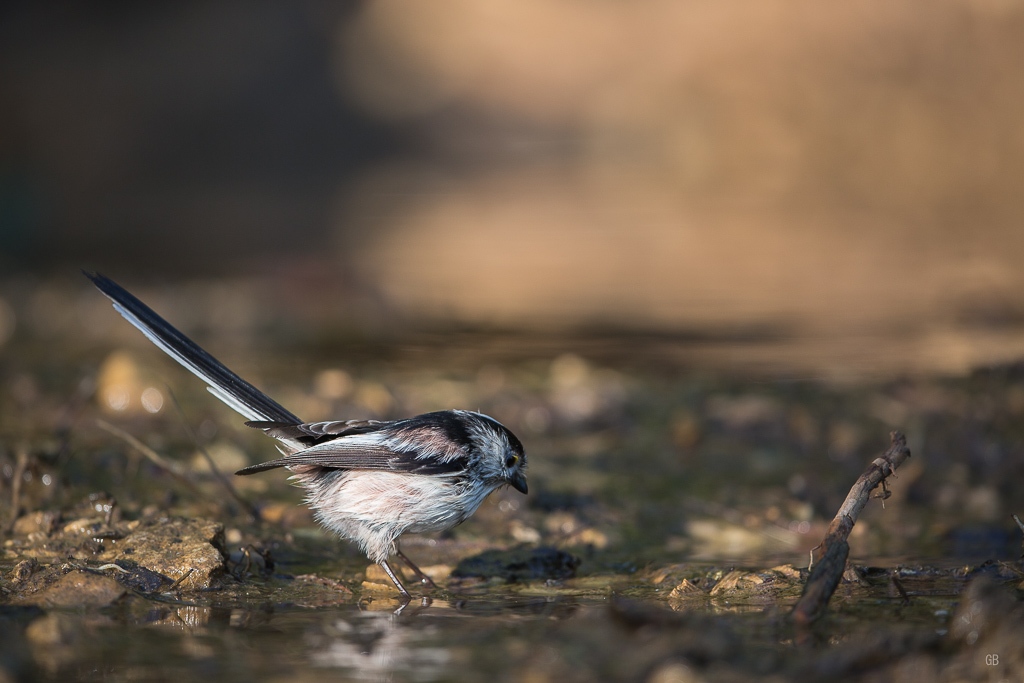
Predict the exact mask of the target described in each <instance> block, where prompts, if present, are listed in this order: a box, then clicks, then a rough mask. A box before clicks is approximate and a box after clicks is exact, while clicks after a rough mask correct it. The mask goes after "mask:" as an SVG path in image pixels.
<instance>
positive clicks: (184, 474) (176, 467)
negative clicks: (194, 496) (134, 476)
mask: <svg viewBox="0 0 1024 683" xmlns="http://www.w3.org/2000/svg"><path fill="white" fill-rule="evenodd" d="M96 424H97V425H98V426H99V427H100V428H101V429H103V430H105V431H107V432H110V433H111V434H113V435H114V436H116V437H118V438H119V439H122V440H124V441H125V442H126V443H127V444H128V445H129V446H131V447H132V448H134V449H135V450H137V451H138V452H139V453H141V454H142V455H143V456H145V458H146V459H147V460H149V461H150V462H151V463H153V464H154V465H156V466H157V467H159V468H160V469H162V470H164V471H165V472H167V473H169V474H171V475H172V476H174V477H175V478H177V479H179V480H181V481H183V482H185V483H186V484H188V485H189V486H192V487H193V488H194V487H196V483H195V482H194V481H193V480H192V478H191V477H190V476H189V474H188V471H187V470H186V469H185V468H184V467H182V466H181V465H180V464H178V463H176V462H173V461H171V460H168V459H167V458H165V457H163V456H162V455H160V454H159V453H157V452H156V451H154V450H153V449H152V448H150V447H149V446H147V445H146V444H144V443H142V442H141V441H139V440H138V439H136V438H135V437H134V436H132V435H131V434H129V433H128V432H126V431H124V430H123V429H121V428H119V427H115V426H114V425H112V424H110V423H109V422H107V421H106V420H99V419H98V420H96Z"/></svg>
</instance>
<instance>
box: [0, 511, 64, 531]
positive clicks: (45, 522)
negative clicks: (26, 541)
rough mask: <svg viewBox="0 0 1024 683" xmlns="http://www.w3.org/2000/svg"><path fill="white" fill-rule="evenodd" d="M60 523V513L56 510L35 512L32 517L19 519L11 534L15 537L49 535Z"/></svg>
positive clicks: (27, 516)
mask: <svg viewBox="0 0 1024 683" xmlns="http://www.w3.org/2000/svg"><path fill="white" fill-rule="evenodd" d="M59 521H60V513H59V512H56V511H54V510H47V511H39V512H33V513H32V514H30V515H25V516H24V517H19V518H18V519H17V520H16V521H15V522H14V527H13V528H12V529H11V532H12V533H13V534H14V535H15V536H28V535H29V534H42V535H44V536H45V535H48V534H49V533H50V532H52V531H53V529H54V527H55V526H57V523H58V522H59Z"/></svg>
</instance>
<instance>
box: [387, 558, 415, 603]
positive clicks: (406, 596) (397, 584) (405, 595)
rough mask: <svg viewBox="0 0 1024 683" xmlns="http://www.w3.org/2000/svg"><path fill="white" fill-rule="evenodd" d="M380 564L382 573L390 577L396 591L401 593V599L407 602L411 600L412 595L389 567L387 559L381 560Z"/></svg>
mask: <svg viewBox="0 0 1024 683" xmlns="http://www.w3.org/2000/svg"><path fill="white" fill-rule="evenodd" d="M380 566H381V567H382V568H383V569H384V573H385V574H387V575H388V578H390V579H391V581H392V583H394V584H395V588H397V589H398V592H399V593H401V594H402V600H404V601H405V603H406V604H408V602H409V601H410V600H412V595H410V594H409V591H407V590H405V586H403V585H402V582H401V581H399V580H398V575H397V574H395V572H394V571H393V570H392V569H391V565H390V564H388V561H387V560H381V561H380Z"/></svg>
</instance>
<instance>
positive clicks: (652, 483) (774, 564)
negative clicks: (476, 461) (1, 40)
mask: <svg viewBox="0 0 1024 683" xmlns="http://www.w3.org/2000/svg"><path fill="white" fill-rule="evenodd" d="M83 289H84V287H83ZM90 294H92V293H91V292H90ZM76 296H77V295H76ZM97 299H100V301H99V307H98V308H97V309H96V310H97V311H102V314H98V315H101V317H100V320H102V323H98V324H96V323H89V324H85V323H76V324H78V325H79V328H75V327H74V325H72V324H70V323H69V325H71V328H65V329H64V330H59V331H57V332H54V331H53V330H49V331H48V330H47V329H46V328H45V327H42V326H33V325H32V324H31V322H30V323H29V324H28V325H26V326H24V327H21V328H19V330H18V334H17V335H15V336H13V337H12V338H11V339H10V340H9V341H8V342H7V344H6V346H4V349H3V356H2V361H0V373H2V380H3V387H4V390H3V392H2V393H0V402H2V404H0V433H2V440H0V472H2V477H0V494H2V497H0V525H2V526H3V528H4V530H5V531H4V534H3V552H2V555H0V680H33V679H45V680H57V679H60V680H67V679H75V680H107V681H121V680H135V679H145V680H182V679H192V678H196V677H203V678H204V679H206V678H213V679H217V680H251V679H253V678H259V679H270V680H274V679H282V680H283V679H285V678H287V679H288V680H291V681H294V680H306V679H310V680H313V679H320V678H322V677H323V676H325V675H336V676H339V677H342V678H345V677H347V678H353V679H360V680H416V681H419V680H425V681H431V680H466V681H470V680H482V679H491V680H537V681H544V680H570V681H575V680H579V681H589V680H596V679H617V680H623V679H624V680H645V681H656V682H662V681H699V680H713V681H745V680H762V679H765V678H767V679H769V680H772V679H774V680H787V679H795V678H799V679H802V680H826V679H828V680H837V679H838V680H841V679H854V678H861V677H867V678H870V679H872V680H901V681H902V680H971V679H985V678H986V677H990V678H991V679H992V680H998V679H1002V678H1009V679H1011V680H1013V679H1014V678H1015V677H1016V678H1020V677H1021V675H1022V674H1024V666H1022V661H1021V659H1020V654H1019V652H1020V648H1019V642H1020V639H1021V636H1022V635H1024V619H1022V609H1021V607H1020V603H1019V599H1020V597H1021V591H1022V589H1021V580H1022V578H1024V573H1022V565H1021V563H1020V556H1021V539H1022V533H1021V530H1020V529H1019V528H1018V527H1017V525H1016V524H1015V523H1014V521H1013V519H1012V517H1011V515H1012V514H1014V513H1021V512H1024V508H1022V506H1021V504H1020V501H1021V494H1022V491H1024V490H1022V485H1021V482H1022V481H1024V476H1022V475H1024V369H1022V367H1021V366H1014V365H1003V366H999V367H992V368H980V369H976V370H974V371H972V372H971V373H969V374H966V375H961V376H955V377H948V376H945V377H944V376H939V375H938V374H935V373H932V374H929V373H920V372H919V373H917V374H915V375H913V376H904V377H899V378H893V377H888V378H886V377H883V378H879V377H877V376H875V375H868V374H865V375H863V376H861V377H860V378H859V379H855V380H851V379H850V377H849V376H847V377H846V378H845V379H844V380H843V381H842V382H837V381H836V380H835V379H834V378H833V379H828V378H827V375H826V373H821V374H818V375H811V376H808V375H801V376H795V373H794V372H789V373H786V372H780V371H778V369H777V367H776V368H773V369H772V370H771V371H765V372H760V373H755V372H748V371H746V370H744V373H743V374H742V376H740V375H738V374H737V372H736V371H735V369H733V370H730V368H729V367H728V366H727V365H725V364H720V365H717V366H715V365H705V366H703V367H701V368H700V369H699V370H698V369H696V367H697V365H696V364H695V363H693V362H687V360H686V359H688V358H689V359H693V358H699V357H701V354H702V353H704V354H706V352H707V349H708V347H709V345H713V343H712V342H709V341H708V340H706V339H698V340H694V339H692V338H672V337H661V338H656V339H652V338H649V337H648V338H643V337H635V336H634V337H630V336H622V335H618V336H617V335H614V334H611V333H608V334H605V335H603V336H602V335H591V336H589V337H587V339H586V342H585V343H581V342H580V340H579V339H573V338H571V337H562V338H559V337H541V336H532V337H530V336H523V335H512V334H503V333H496V332H490V333H486V334H485V333H479V332H467V331H461V332H444V331H434V332H430V333H426V332H420V333H417V334H414V335H409V336H406V337H403V338H401V339H400V340H398V341H396V339H395V338H394V337H388V336H387V335H383V336H381V337H377V338H374V339H372V340H370V341H367V340H366V339H359V338H352V337H344V336H338V335H333V336H332V334H333V333H331V332H330V331H328V332H325V333H324V335H323V336H322V337H316V338H313V337H307V336H295V337H292V338H288V337H282V336H281V334H280V333H278V334H277V335H274V334H269V335H265V336H259V335H254V336H247V335H245V334H238V333H237V330H234V331H232V329H231V328H230V327H228V328H223V327H222V328H218V327H216V326H214V327H212V328H210V329H208V330H207V331H206V333H204V332H203V331H202V330H190V332H191V333H194V334H196V336H197V338H199V339H200V340H201V341H202V343H204V345H206V346H208V347H209V348H211V350H213V351H214V353H215V354H216V355H218V356H220V357H221V358H222V360H224V361H225V362H226V363H227V364H228V365H229V366H232V367H233V368H234V369H236V370H237V371H238V372H239V373H240V374H241V375H243V376H246V377H247V378H250V379H251V380H252V381H253V382H254V383H255V384H257V385H258V386H260V387H261V388H263V389H265V390H267V392H268V393H270V394H271V395H272V396H274V397H275V398H276V399H278V400H279V401H280V402H281V403H282V404H284V405H285V406H287V407H288V408H289V409H291V410H292V411H293V412H295V413H297V414H299V415H300V416H302V417H303V418H305V419H308V420H316V419H324V418H329V417H344V418H363V417H384V418H387V417H398V416H404V415H412V414H417V413H421V412H426V411H428V410H434V409H440V408H449V407H464V408H471V409H477V410H480V411H482V412H485V413H488V414H491V415H494V416H496V417H498V418H499V419H501V420H502V421H503V422H504V423H505V424H506V425H508V426H509V427H510V428H512V429H513V431H515V432H516V433H517V434H518V435H519V436H520V437H521V439H522V441H523V442H524V444H525V445H526V449H527V453H528V455H529V459H530V460H529V482H530V495H529V496H526V497H523V496H522V495H521V494H519V493H518V492H516V491H514V490H503V491H499V492H496V493H495V494H494V495H492V496H491V497H490V498H489V499H488V500H487V501H486V502H485V504H484V505H483V506H482V507H481V509H480V510H479V511H478V512H477V514H476V515H475V516H474V517H473V518H472V519H471V520H469V521H468V522H466V523H465V524H463V525H462V526H460V527H457V528H455V529H453V530H451V531H450V532H446V533H444V534H441V535H439V536H434V537H408V538H405V539H403V543H402V546H403V548H404V550H405V552H406V553H407V554H408V555H409V556H410V557H411V558H413V559H414V560H415V561H416V562H417V563H418V564H419V565H420V566H421V567H423V568H424V570H425V571H427V573H429V574H430V575H431V576H432V577H433V578H434V580H435V581H436V582H437V583H438V588H437V589H434V590H427V589H425V588H422V587H419V586H416V587H414V588H413V593H414V594H416V595H417V599H416V600H414V601H413V602H412V603H409V604H407V605H403V604H402V603H401V602H400V601H399V600H398V599H397V594H396V592H395V591H394V590H393V588H392V587H391V586H390V585H389V584H388V582H387V579H386V577H385V576H384V575H383V573H382V572H381V571H380V569H379V568H377V567H376V566H371V565H369V563H368V561H367V560H366V559H365V557H363V556H361V555H360V554H359V552H358V551H357V550H356V549H355V548H353V547H351V546H350V545H348V544H346V543H344V542H339V541H337V540H336V539H334V538H332V537H330V536H329V535H328V534H326V533H325V532H323V531H321V530H320V529H319V528H318V527H317V526H316V525H315V524H314V523H313V521H312V519H311V517H310V515H309V513H308V511H307V510H306V509H305V508H304V507H303V506H302V505H301V494H300V492H299V491H298V490H297V489H294V488H292V487H290V486H288V484H287V482H286V481H285V477H284V476H283V475H282V474H281V473H280V472H268V473H265V474H261V475H257V476H253V477H244V478H240V477H232V476H231V475H230V472H233V471H234V470H236V469H238V468H239V467H242V466H244V465H246V464H249V463H252V462H256V461H258V460H261V459H268V458H271V457H273V456H274V453H275V452H274V450H273V445H272V443H271V442H270V441H269V440H268V439H266V437H264V436H263V435H262V434H260V433H259V432H255V431H254V430H250V429H247V428H245V427H244V426H242V425H241V420H240V419H237V417H236V416H235V415H234V414H233V413H232V412H231V411H230V410H229V409H227V408H226V407H224V406H223V405H221V404H220V403H219V402H218V401H216V400H215V399H214V398H213V397H210V396H209V395H208V394H206V392H205V391H204V390H203V388H202V387H201V386H200V385H199V383H198V382H197V381H196V380H195V379H194V378H193V377H192V376H191V375H189V374H187V373H186V372H184V371H181V370H180V369H178V368H177V366H175V365H173V363H172V362H171V361H168V360H167V359H165V358H164V357H163V356H162V355H161V354H160V352H159V351H157V350H155V349H151V348H149V347H148V346H147V342H146V341H145V340H144V339H142V337H141V335H138V334H137V333H135V332H134V330H131V329H122V328H128V326H127V325H124V324H123V322H122V321H121V320H120V319H119V318H118V317H117V316H116V315H114V314H113V313H112V312H111V313H109V315H108V316H107V318H103V317H102V316H103V315H107V313H108V311H107V310H105V309H106V306H105V305H103V304H104V302H103V301H102V300H101V298H100V297H97ZM92 310H93V309H91V308H90V309H89V311H92ZM84 319H87V320H93V317H92V316H91V314H90V316H85V317H84ZM90 325H91V326H90ZM730 343H731V344H733V345H735V344H740V343H746V344H748V345H749V346H750V348H751V350H752V353H754V354H756V353H757V352H758V351H757V349H758V348H760V347H759V346H758V344H759V343H760V342H758V340H756V339H749V340H746V341H743V340H732V341H731V342H730ZM284 358H287V359H291V360H289V361H287V362H285V361H283V360H282V359H284ZM896 428H898V429H900V430H902V431H903V432H904V433H905V434H906V435H907V437H908V442H909V445H910V448H911V450H912V453H913V456H912V457H911V459H910V460H909V461H908V463H907V464H906V465H905V466H903V467H902V468H901V469H900V470H899V471H898V473H897V475H898V478H896V479H894V480H891V481H890V485H889V490H890V491H891V496H890V497H889V498H888V499H886V500H884V502H883V501H881V500H873V501H871V503H870V504H869V505H868V507H867V509H866V510H865V512H864V514H863V516H862V517H861V519H860V520H859V521H858V523H857V525H856V527H855V528H854V532H853V534H852V536H851V548H852V551H851V567H850V569H849V571H848V572H847V574H846V576H845V577H844V580H843V582H842V583H841V584H840V586H839V588H838V590H837V592H836V595H835V596H834V598H833V600H832V602H831V603H830V609H829V612H828V614H827V615H826V616H825V618H824V619H822V620H821V621H819V622H818V623H816V624H815V625H814V626H813V629H812V630H810V631H808V632H799V631H798V630H797V629H795V628H794V625H793V624H792V623H791V622H790V620H789V619H788V618H787V616H788V612H789V610H790V609H791V608H792V606H793V604H794V603H795V602H796V600H797V598H798V597H799V595H800V592H801V590H802V586H803V582H804V581H805V580H806V577H807V566H808V562H809V557H810V555H809V553H810V552H811V549H812V548H814V546H815V545H816V544H817V543H818V542H819V541H820V540H821V538H822V536H823V534H824V532H825V528H826V526H827V524H828V522H829V521H830V520H831V518H832V516H833V515H834V514H835V511H836V510H837V509H838V507H839V505H840V503H841V502H842V500H843V498H844V496H845V495H846V493H847V491H848V490H849V488H850V486H851V485H852V484H853V482H854V481H855V480H856V478H857V477H858V475H859V474H860V473H861V472H862V471H863V470H864V469H865V468H866V467H867V466H868V464H869V463H870V462H871V461H872V459H874V458H875V457H877V456H878V455H879V454H880V453H881V452H882V451H884V449H885V448H886V447H887V445H888V441H889V432H890V431H891V430H892V429H896ZM211 463H212V464H213V468H211ZM218 472H219V473H222V474H223V475H224V476H223V477H220V476H218V474H217V473H218ZM225 480H226V481H227V482H229V484H226V483H225ZM419 596H422V598H420V597H419Z"/></svg>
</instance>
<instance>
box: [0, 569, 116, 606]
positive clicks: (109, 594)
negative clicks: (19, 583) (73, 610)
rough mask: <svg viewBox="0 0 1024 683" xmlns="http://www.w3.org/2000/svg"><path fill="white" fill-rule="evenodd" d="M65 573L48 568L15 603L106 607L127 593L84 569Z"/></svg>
mask: <svg viewBox="0 0 1024 683" xmlns="http://www.w3.org/2000/svg"><path fill="white" fill-rule="evenodd" d="M63 572H64V570H63V569H61V568H60V567H48V568H46V569H45V570H43V571H41V572H39V573H37V574H36V575H35V576H34V577H33V580H32V581H29V582H27V583H26V585H25V589H24V592H22V593H21V594H19V595H18V596H16V597H15V598H14V599H13V600H12V601H11V602H12V603H14V604H20V605H38V606H40V607H103V606H105V605H110V604H112V603H114V602H116V601H118V600H120V599H121V597H122V596H123V595H124V594H125V593H126V592H127V591H126V590H125V588H124V586H122V585H121V584H119V583H118V582H117V581H115V580H114V579H112V578H110V577H108V576H101V575H100V574H96V573H94V572H87V571H83V570H81V569H73V570H71V571H69V572H67V573H63Z"/></svg>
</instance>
